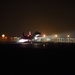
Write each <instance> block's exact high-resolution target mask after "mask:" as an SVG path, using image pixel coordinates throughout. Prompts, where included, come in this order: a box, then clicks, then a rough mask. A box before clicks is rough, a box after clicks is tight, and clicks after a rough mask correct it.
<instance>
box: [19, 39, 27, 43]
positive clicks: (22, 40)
mask: <svg viewBox="0 0 75 75" xmlns="http://www.w3.org/2000/svg"><path fill="white" fill-rule="evenodd" d="M27 41H28V39H21V40H19V41H18V42H20V43H22V42H27Z"/></svg>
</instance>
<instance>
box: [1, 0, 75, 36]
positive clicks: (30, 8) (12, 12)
mask: <svg viewBox="0 0 75 75" xmlns="http://www.w3.org/2000/svg"><path fill="white" fill-rule="evenodd" d="M74 30H75V4H74V2H72V1H66V0H65V1H63V0H62V1H61V0H59V1H57V0H55V1H54V0H52V1H51V0H38V1H35V0H34V1H32V0H31V1H26V0H25V1H24V2H23V1H22V0H17V1H13V0H12V1H4V2H3V1H1V2H0V35H1V34H2V33H5V34H7V35H9V36H15V35H18V36H19V35H21V34H22V32H25V33H26V34H27V33H28V31H32V32H35V31H40V32H41V33H42V34H44V33H45V34H47V35H49V34H54V33H65V32H70V31H74Z"/></svg>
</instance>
